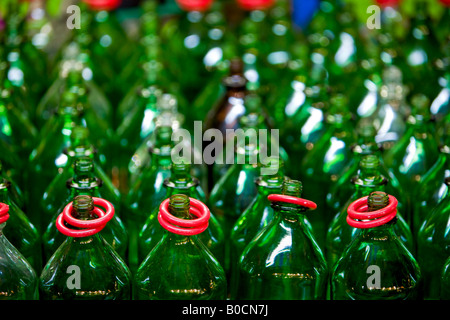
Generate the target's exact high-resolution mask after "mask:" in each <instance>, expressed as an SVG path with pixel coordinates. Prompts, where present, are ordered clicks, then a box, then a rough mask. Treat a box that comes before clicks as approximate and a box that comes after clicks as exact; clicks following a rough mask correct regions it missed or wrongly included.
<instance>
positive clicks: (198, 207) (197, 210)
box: [158, 198, 211, 236]
mask: <svg viewBox="0 0 450 320" xmlns="http://www.w3.org/2000/svg"><path fill="white" fill-rule="evenodd" d="M169 201H170V198H168V199H166V200H164V201H163V202H162V203H161V205H160V207H159V213H158V221H159V223H160V224H161V226H162V227H163V228H164V229H166V230H168V231H170V232H172V233H175V234H180V235H183V236H193V235H196V234H199V233H202V232H203V231H205V230H206V228H208V221H209V217H210V214H211V213H210V211H209V208H208V207H207V206H206V205H205V204H204V203H203V202H201V201H199V200H196V199H193V198H189V202H190V207H189V212H190V213H192V214H193V215H195V216H196V217H197V219H192V220H187V219H180V218H177V217H174V216H173V215H171V214H170V212H169Z"/></svg>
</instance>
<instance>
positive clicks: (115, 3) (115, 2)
mask: <svg viewBox="0 0 450 320" xmlns="http://www.w3.org/2000/svg"><path fill="white" fill-rule="evenodd" d="M83 1H84V3H86V4H87V5H88V6H89V8H90V9H92V10H97V11H102V10H106V11H110V10H114V9H117V8H118V7H119V6H120V4H121V3H122V0H83Z"/></svg>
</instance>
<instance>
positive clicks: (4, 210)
mask: <svg viewBox="0 0 450 320" xmlns="http://www.w3.org/2000/svg"><path fill="white" fill-rule="evenodd" d="M8 212H9V206H8V205H7V204H6V203H2V202H0V224H1V223H4V222H6V221H7V220H8V219H9V214H8Z"/></svg>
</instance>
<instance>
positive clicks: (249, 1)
mask: <svg viewBox="0 0 450 320" xmlns="http://www.w3.org/2000/svg"><path fill="white" fill-rule="evenodd" d="M237 3H238V5H239V6H240V7H241V8H242V9H244V10H264V9H267V8H270V7H271V6H273V5H274V3H275V0H237Z"/></svg>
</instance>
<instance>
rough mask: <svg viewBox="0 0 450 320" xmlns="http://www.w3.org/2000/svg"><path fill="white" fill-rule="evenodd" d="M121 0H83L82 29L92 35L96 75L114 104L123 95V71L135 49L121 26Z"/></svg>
mask: <svg viewBox="0 0 450 320" xmlns="http://www.w3.org/2000/svg"><path fill="white" fill-rule="evenodd" d="M121 2H122V1H102V2H99V1H92V0H83V1H81V2H80V10H81V14H82V17H81V21H82V23H81V28H80V30H81V29H82V30H81V31H82V32H83V33H84V34H86V35H88V37H89V38H90V40H89V42H88V49H89V51H90V59H92V61H93V63H94V72H93V77H94V79H95V82H96V83H97V84H98V85H99V86H100V88H101V89H102V91H103V92H105V94H106V95H107V96H108V98H109V99H110V101H111V103H112V104H114V106H116V105H117V103H118V102H119V101H120V99H121V98H122V97H123V94H124V92H123V89H124V87H126V86H122V85H121V81H120V78H119V77H117V75H118V74H120V71H121V69H122V67H123V66H124V65H125V64H126V62H127V61H128V59H129V57H130V56H132V53H133V51H134V49H135V45H134V43H133V42H132V41H130V39H129V38H128V35H127V33H126V32H125V30H124V28H123V27H122V25H121V23H120V21H119V18H118V14H117V9H118V7H119V6H120V4H121Z"/></svg>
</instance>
